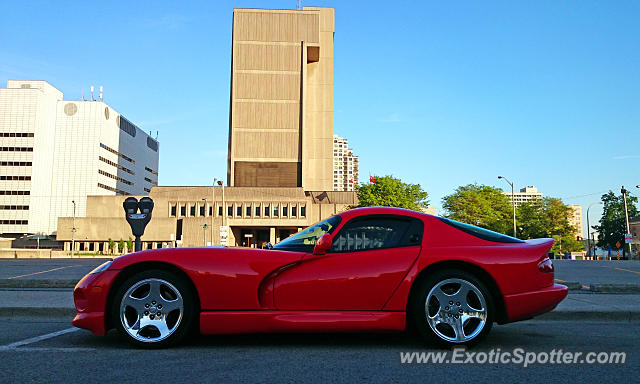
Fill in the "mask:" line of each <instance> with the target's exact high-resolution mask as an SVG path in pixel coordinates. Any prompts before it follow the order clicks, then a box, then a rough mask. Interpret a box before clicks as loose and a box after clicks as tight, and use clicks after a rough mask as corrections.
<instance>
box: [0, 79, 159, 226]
mask: <svg viewBox="0 0 640 384" xmlns="http://www.w3.org/2000/svg"><path fill="white" fill-rule="evenodd" d="M98 99H99V100H98V101H95V100H90V101H69V100H63V97H62V92H61V91H59V90H58V89H56V88H55V87H53V86H51V85H50V84H49V83H47V82H46V81H20V80H9V81H8V82H7V88H0V234H12V235H21V234H33V233H41V234H46V235H50V234H53V233H55V232H56V230H57V220H58V217H71V216H72V215H73V214H74V202H75V215H76V216H78V217H82V216H84V215H85V213H86V205H85V204H86V197H87V196H88V195H126V194H132V195H147V194H148V193H149V191H150V190H151V187H152V186H154V185H157V181H158V150H159V148H158V142H157V141H156V140H155V139H153V138H151V137H150V136H149V135H147V134H146V133H144V132H143V131H142V130H141V129H140V128H138V127H136V126H135V125H134V124H133V123H131V122H130V121H129V120H127V119H126V118H125V117H124V116H122V115H120V113H118V112H117V111H115V110H114V109H113V108H111V107H110V106H108V105H107V104H105V103H104V102H103V101H102V100H101V97H98Z"/></svg>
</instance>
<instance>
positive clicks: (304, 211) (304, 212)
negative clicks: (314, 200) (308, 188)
mask: <svg viewBox="0 0 640 384" xmlns="http://www.w3.org/2000/svg"><path fill="white" fill-rule="evenodd" d="M300 216H302V217H307V206H306V205H303V206H301V207H300Z"/></svg>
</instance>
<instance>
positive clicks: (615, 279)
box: [0, 259, 640, 285]
mask: <svg viewBox="0 0 640 384" xmlns="http://www.w3.org/2000/svg"><path fill="white" fill-rule="evenodd" d="M105 260H107V259H0V279H65V280H66V279H70V280H72V279H75V280H80V279H81V278H82V277H83V276H84V275H85V274H87V273H88V272H90V271H91V270H92V269H93V268H95V267H97V266H98V265H100V264H102V263H103V262H104V261H105ZM553 264H554V266H555V271H556V275H555V277H556V278H557V279H559V280H564V281H570V282H579V283H581V284H583V285H588V284H638V285H640V261H635V260H620V261H608V260H599V261H590V260H587V261H572V260H554V261H553Z"/></svg>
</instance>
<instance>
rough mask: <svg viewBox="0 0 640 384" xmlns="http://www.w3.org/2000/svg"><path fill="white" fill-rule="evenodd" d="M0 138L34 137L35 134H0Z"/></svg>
mask: <svg viewBox="0 0 640 384" xmlns="http://www.w3.org/2000/svg"><path fill="white" fill-rule="evenodd" d="M0 137H33V132H0Z"/></svg>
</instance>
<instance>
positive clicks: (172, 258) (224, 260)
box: [73, 208, 567, 347]
mask: <svg viewBox="0 0 640 384" xmlns="http://www.w3.org/2000/svg"><path fill="white" fill-rule="evenodd" d="M552 244H553V240H552V239H536V240H527V241H523V240H518V239H516V238H513V237H509V236H505V235H502V234H499V233H495V232H492V231H488V230H485V229H481V228H478V227H475V226H472V225H468V224H463V223H460V222H456V221H453V220H448V219H444V218H441V217H436V216H431V215H426V214H422V213H419V212H414V211H409V210H404V209H398V208H360V209H354V210H351V211H347V212H343V213H340V214H338V215H335V216H332V217H330V218H328V219H326V220H324V221H322V222H320V223H318V224H315V225H313V226H311V227H309V228H307V229H305V230H304V231H301V232H299V233H297V234H295V235H293V236H291V237H289V238H287V239H286V240H284V241H282V242H280V243H279V244H277V245H275V246H274V247H273V249H268V250H266V249H265V250H261V249H252V248H224V247H215V248H182V249H172V248H170V249H154V250H147V251H143V252H136V253H132V254H129V255H126V256H121V257H118V258H115V259H114V260H113V261H109V262H106V263H104V264H103V265H101V266H100V267H98V268H96V269H95V270H94V271H92V272H91V273H90V274H88V275H87V276H85V277H84V278H83V279H82V280H81V281H80V282H79V283H78V285H77V286H76V288H75V290H74V300H75V305H76V309H77V315H76V317H75V318H74V319H73V325H75V326H77V327H80V328H86V329H89V330H91V331H92V332H93V333H94V334H96V335H104V334H105V333H106V331H107V330H108V329H110V328H117V329H119V330H120V331H121V332H122V333H123V334H124V335H125V337H126V338H127V339H129V340H130V341H131V342H133V343H134V344H136V345H139V346H144V347H162V346H168V345H172V344H175V343H177V342H179V341H180V340H181V339H182V338H183V337H184V336H185V335H186V334H187V333H188V332H189V331H191V330H194V331H198V330H199V331H200V332H201V333H203V334H229V333H251V332H333V331H336V332H342V331H348V332H352V331H403V330H405V329H406V328H408V327H413V328H416V329H417V330H418V331H419V333H420V334H421V335H422V336H423V337H424V338H425V339H426V340H428V341H429V342H434V343H439V344H441V345H445V346H450V345H459V344H471V343H474V342H476V341H478V340H480V339H481V338H483V337H484V336H486V335H487V334H488V333H489V331H490V329H491V326H492V325H493V323H494V322H497V323H499V324H502V323H508V322H513V321H517V320H524V319H529V318H531V317H533V316H536V315H540V314H542V313H545V312H548V311H550V310H552V309H553V308H555V306H556V305H557V304H558V303H559V302H560V301H562V299H564V298H565V296H566V295H567V287H565V286H563V285H558V284H554V279H553V264H552V263H551V261H550V260H549V258H548V257H547V252H548V251H549V249H550V248H551V246H552Z"/></svg>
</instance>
